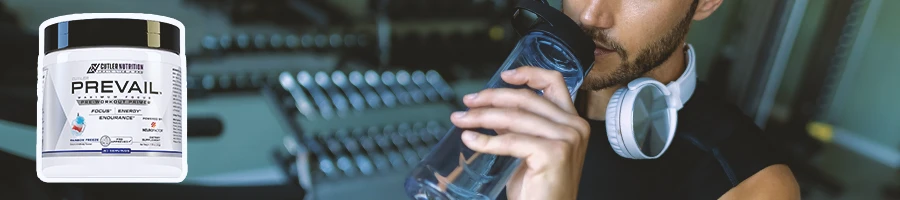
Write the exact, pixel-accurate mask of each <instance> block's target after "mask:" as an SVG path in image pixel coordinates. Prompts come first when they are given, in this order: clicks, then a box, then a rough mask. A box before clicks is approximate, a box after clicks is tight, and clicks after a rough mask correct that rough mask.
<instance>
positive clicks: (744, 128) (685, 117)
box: [678, 83, 762, 146]
mask: <svg viewBox="0 0 900 200" xmlns="http://www.w3.org/2000/svg"><path fill="white" fill-rule="evenodd" d="M678 133H679V134H682V135H689V136H692V137H693V139H694V140H698V141H699V142H702V143H703V144H704V145H709V146H718V144H719V143H721V142H723V141H725V140H728V139H730V138H732V137H733V136H740V135H746V134H750V135H761V134H762V131H761V130H760V128H759V127H758V126H756V124H755V123H754V121H753V119H751V118H750V117H748V116H747V115H746V114H744V113H743V112H742V111H741V110H740V109H739V108H738V107H737V106H735V105H734V104H732V103H729V102H727V101H725V100H724V98H722V95H720V94H718V93H716V92H714V91H710V90H709V89H708V87H706V85H705V84H704V83H698V84H697V88H696V89H695V91H694V94H693V95H692V96H691V99H690V100H689V101H688V102H687V103H685V105H684V108H682V109H681V110H680V111H679V112H678Z"/></svg>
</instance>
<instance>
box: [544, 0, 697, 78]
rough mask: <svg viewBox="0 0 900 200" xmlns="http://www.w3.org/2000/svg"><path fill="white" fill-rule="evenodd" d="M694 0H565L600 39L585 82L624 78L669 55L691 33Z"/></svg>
mask: <svg viewBox="0 0 900 200" xmlns="http://www.w3.org/2000/svg"><path fill="white" fill-rule="evenodd" d="M695 7H696V1H695V0H563V4H562V11H563V12H564V13H566V15H568V16H569V17H570V18H572V19H574V20H575V21H576V22H577V23H578V24H579V25H581V27H582V29H584V30H585V32H586V33H588V34H589V35H590V36H591V37H592V38H593V39H594V43H595V44H596V45H597V47H598V48H597V49H595V51H594V59H595V61H594V67H593V69H592V70H591V72H590V73H589V74H588V76H587V77H585V81H584V84H583V85H582V88H584V89H588V90H599V89H604V88H608V87H612V86H615V85H619V84H625V83H628V82H630V81H631V80H634V79H636V78H639V77H641V76H643V75H644V74H645V73H647V72H649V71H650V70H652V69H653V68H655V67H656V66H658V65H660V64H662V63H663V62H664V61H666V60H667V59H668V58H669V56H670V55H671V54H672V52H674V51H675V50H676V49H678V47H679V46H680V45H682V44H683V41H684V38H685V35H687V32H688V27H689V26H690V22H691V18H692V17H693V14H694V8H695Z"/></svg>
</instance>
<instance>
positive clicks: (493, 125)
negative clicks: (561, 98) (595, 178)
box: [450, 107, 582, 144]
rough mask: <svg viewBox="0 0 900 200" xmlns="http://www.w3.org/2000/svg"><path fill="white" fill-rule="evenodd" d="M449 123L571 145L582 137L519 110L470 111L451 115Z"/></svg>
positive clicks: (487, 109)
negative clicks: (558, 141)
mask: <svg viewBox="0 0 900 200" xmlns="http://www.w3.org/2000/svg"><path fill="white" fill-rule="evenodd" d="M450 121H451V122H453V124H454V125H456V126H457V127H459V128H464V129H465V128H484V129H491V130H504V131H507V132H515V133H520V134H527V135H532V136H537V137H543V138H548V139H553V140H563V141H565V142H568V143H572V144H577V143H579V141H581V140H580V138H582V135H581V134H580V132H578V130H575V129H574V128H572V127H570V126H564V125H562V124H560V123H556V122H553V121H550V120H548V119H546V118H544V117H541V116H538V115H535V114H533V113H531V112H526V111H522V110H519V109H510V108H495V107H488V108H474V109H470V110H469V111H466V112H455V113H453V114H452V115H451V116H450ZM506 135H510V134H506Z"/></svg>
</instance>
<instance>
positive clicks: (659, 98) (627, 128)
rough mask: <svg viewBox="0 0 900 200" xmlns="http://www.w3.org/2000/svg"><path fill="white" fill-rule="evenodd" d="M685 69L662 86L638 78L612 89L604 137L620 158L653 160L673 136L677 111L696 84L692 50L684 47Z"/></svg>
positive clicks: (676, 122) (666, 147)
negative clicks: (679, 75)
mask: <svg viewBox="0 0 900 200" xmlns="http://www.w3.org/2000/svg"><path fill="white" fill-rule="evenodd" d="M686 48H687V59H688V63H687V68H686V69H685V70H684V73H683V74H681V77H679V78H678V79H677V80H675V81H672V82H671V83H669V84H668V85H664V84H662V83H660V82H658V81H656V80H654V79H651V78H646V77H645V78H638V79H635V80H633V81H631V82H630V83H628V86H627V87H622V88H619V89H618V90H616V92H615V93H614V94H613V95H612V98H611V99H610V100H609V104H607V107H606V136H607V138H608V139H609V144H610V146H612V149H613V150H614V151H615V152H616V153H617V154H619V156H622V157H624V158H629V159H656V158H659V157H660V156H662V154H663V153H665V151H666V150H667V149H668V148H669V145H670V144H671V143H672V139H673V138H674V137H675V128H676V125H677V124H678V110H680V109H681V107H682V106H684V103H686V102H687V100H688V99H690V98H691V95H692V94H693V93H694V88H695V87H696V85H697V72H696V69H695V68H696V67H695V66H694V65H695V64H694V48H693V47H692V46H691V45H690V44H688V45H687V47H686Z"/></svg>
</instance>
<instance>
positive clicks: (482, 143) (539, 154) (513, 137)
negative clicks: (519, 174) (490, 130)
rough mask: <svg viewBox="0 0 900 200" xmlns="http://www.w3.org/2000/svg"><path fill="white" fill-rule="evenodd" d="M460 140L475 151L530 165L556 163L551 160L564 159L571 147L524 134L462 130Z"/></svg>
mask: <svg viewBox="0 0 900 200" xmlns="http://www.w3.org/2000/svg"><path fill="white" fill-rule="evenodd" d="M462 141H463V143H465V144H466V146H467V147H469V148H470V149H472V150H474V151H476V152H482V153H488V154H494V155H501V156H512V157H516V158H522V159H525V161H526V162H527V163H528V165H529V166H530V167H541V166H542V165H546V164H549V163H558V162H555V161H553V160H563V159H565V158H566V157H568V156H569V153H568V152H569V151H570V149H571V148H570V144H568V143H565V142H562V141H558V140H547V139H541V138H538V137H534V136H531V135H525V134H504V135H497V136H490V135H485V134H481V133H478V132H474V131H463V133H462Z"/></svg>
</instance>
